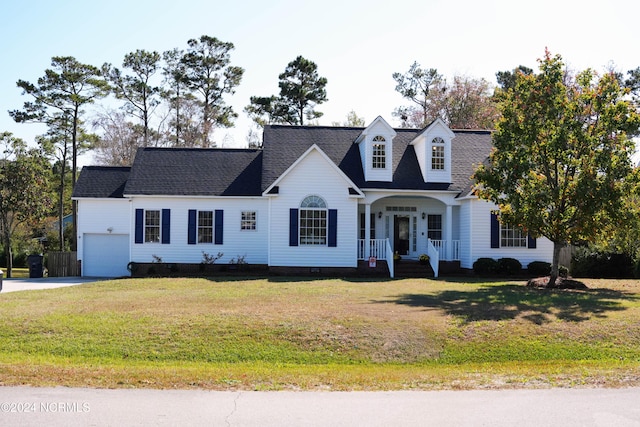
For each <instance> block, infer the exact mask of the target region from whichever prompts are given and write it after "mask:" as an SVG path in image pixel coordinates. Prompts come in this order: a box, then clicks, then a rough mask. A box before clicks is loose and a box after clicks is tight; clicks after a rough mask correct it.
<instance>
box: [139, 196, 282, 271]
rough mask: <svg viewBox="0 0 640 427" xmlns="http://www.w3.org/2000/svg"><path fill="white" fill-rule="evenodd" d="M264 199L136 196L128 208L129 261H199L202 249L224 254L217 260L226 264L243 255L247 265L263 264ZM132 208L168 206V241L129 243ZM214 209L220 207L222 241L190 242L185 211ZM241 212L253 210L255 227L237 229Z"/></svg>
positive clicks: (265, 247) (265, 210)
mask: <svg viewBox="0 0 640 427" xmlns="http://www.w3.org/2000/svg"><path fill="white" fill-rule="evenodd" d="M267 207H268V201H267V200H265V199H258V198H245V199H239V198H238V199H228V198H211V199H205V198H168V197H164V198H163V197H144V198H141V197H138V198H133V202H132V207H131V208H132V210H131V223H130V226H131V230H132V231H131V242H132V245H131V246H132V254H131V260H132V261H136V262H151V261H153V256H154V255H155V256H158V257H160V258H162V261H163V262H172V263H173V262H175V263H199V262H201V261H202V252H205V253H207V254H209V255H217V254H218V253H219V252H222V253H223V254H224V256H223V257H222V258H220V259H219V260H218V261H217V263H219V264H227V263H229V261H230V260H231V259H232V258H236V259H237V258H238V256H244V257H245V261H246V262H248V263H249V264H266V263H267V236H268V226H269V223H268V209H267ZM135 209H154V210H162V209H171V242H170V244H162V243H140V244H135V243H133V241H134V239H135V232H134V230H135ZM190 209H195V210H202V211H215V210H222V211H223V212H224V214H223V215H224V218H223V220H224V221H223V223H224V227H223V243H222V244H221V245H216V244H214V243H198V244H195V245H190V244H188V242H187V236H188V215H189V210H190ZM243 211H255V212H256V216H257V218H256V220H257V229H256V230H240V219H241V213H242V212H243Z"/></svg>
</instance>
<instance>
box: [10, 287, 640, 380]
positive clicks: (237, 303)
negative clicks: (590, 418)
mask: <svg viewBox="0 0 640 427" xmlns="http://www.w3.org/2000/svg"><path fill="white" fill-rule="evenodd" d="M586 284H587V285H588V286H589V287H590V288H591V289H590V290H588V291H559V290H555V291H549V290H543V289H542V290H541V289H532V288H526V287H524V286H523V282H517V281H514V282H487V281H479V280H470V279H465V280H455V279H449V280H427V279H407V280H380V281H359V280H340V279H327V280H311V279H310V280H305V279H299V280H296V279H291V278H270V279H247V280H237V279H232V278H227V279H216V280H207V279H128V280H114V281H108V282H98V283H94V284H87V285H81V286H75V287H70V288H62V289H54V290H44V291H30V292H15V293H10V294H0V316H1V318H2V320H3V322H2V327H1V328H0V385H16V384H29V385H38V386H51V385H65V386H87V387H153V388H194V387H198V388H208V389H260V390H265V389H267V390H272V389H296V390H297V389H327V390H356V389H357V390H391V389H393V390H398V389H443V388H445V389H451V388H497V387H501V388H504V387H549V386H576V385H577V386H612V387H616V386H627V385H640V281H638V280H587V281H586Z"/></svg>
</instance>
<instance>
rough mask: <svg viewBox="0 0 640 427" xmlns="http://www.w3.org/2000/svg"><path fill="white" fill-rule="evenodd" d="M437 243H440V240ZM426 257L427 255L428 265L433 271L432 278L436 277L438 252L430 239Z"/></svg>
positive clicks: (438, 263)
mask: <svg viewBox="0 0 640 427" xmlns="http://www.w3.org/2000/svg"><path fill="white" fill-rule="evenodd" d="M437 241H439V242H442V240H437ZM427 255H429V264H431V268H432V269H433V277H438V270H439V268H440V252H439V250H438V247H436V246H435V245H434V244H433V240H431V239H429V241H428V242H427Z"/></svg>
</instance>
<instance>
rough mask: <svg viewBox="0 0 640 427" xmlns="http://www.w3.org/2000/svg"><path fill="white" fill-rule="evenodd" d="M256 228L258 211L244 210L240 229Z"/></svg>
mask: <svg viewBox="0 0 640 427" xmlns="http://www.w3.org/2000/svg"><path fill="white" fill-rule="evenodd" d="M255 229H256V213H255V211H243V212H242V214H241V216H240V230H243V231H246V230H255Z"/></svg>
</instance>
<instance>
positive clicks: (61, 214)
mask: <svg viewBox="0 0 640 427" xmlns="http://www.w3.org/2000/svg"><path fill="white" fill-rule="evenodd" d="M65 144H66V142H65ZM66 161H67V155H66V148H65V154H64V155H63V156H62V170H61V171H60V194H59V195H58V196H59V197H58V203H59V207H58V217H59V223H58V228H59V230H58V238H59V239H60V246H59V247H60V252H64V173H65V167H64V166H65V163H66Z"/></svg>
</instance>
